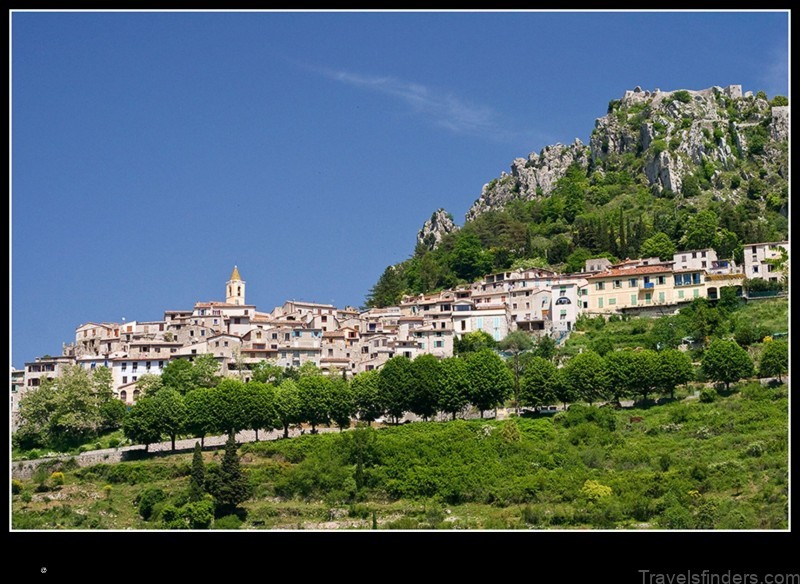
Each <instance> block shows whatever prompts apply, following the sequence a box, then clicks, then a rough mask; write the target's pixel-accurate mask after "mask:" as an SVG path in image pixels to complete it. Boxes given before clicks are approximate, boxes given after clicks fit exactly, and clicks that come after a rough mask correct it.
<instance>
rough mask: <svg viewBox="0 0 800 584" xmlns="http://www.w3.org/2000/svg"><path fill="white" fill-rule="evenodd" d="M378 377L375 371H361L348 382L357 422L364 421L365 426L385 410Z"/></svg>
mask: <svg viewBox="0 0 800 584" xmlns="http://www.w3.org/2000/svg"><path fill="white" fill-rule="evenodd" d="M379 375H380V373H379V372H378V371H377V370H375V369H373V370H372V371H362V372H361V373H359V374H358V375H356V376H355V377H353V379H352V380H351V381H350V390H351V391H352V393H353V402H354V406H355V412H356V415H357V416H358V419H359V420H364V421H366V422H367V424H372V422H374V421H375V420H376V419H377V418H380V417H381V416H382V415H383V413H384V411H385V410H386V408H385V407H384V405H383V400H382V399H381V392H380V388H379V386H378V384H379V381H378V377H379Z"/></svg>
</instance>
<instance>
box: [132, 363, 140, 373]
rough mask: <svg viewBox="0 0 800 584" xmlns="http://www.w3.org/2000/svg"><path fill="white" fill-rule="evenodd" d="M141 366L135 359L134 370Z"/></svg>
mask: <svg viewBox="0 0 800 584" xmlns="http://www.w3.org/2000/svg"><path fill="white" fill-rule="evenodd" d="M137 367H139V363H138V362H136V361H134V362H133V370H134V371H136V368H137Z"/></svg>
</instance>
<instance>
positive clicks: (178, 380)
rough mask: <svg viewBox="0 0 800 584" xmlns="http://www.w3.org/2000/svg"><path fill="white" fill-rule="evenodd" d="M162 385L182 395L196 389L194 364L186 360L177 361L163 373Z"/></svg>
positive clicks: (168, 365) (166, 366) (168, 364)
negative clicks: (193, 373)
mask: <svg viewBox="0 0 800 584" xmlns="http://www.w3.org/2000/svg"><path fill="white" fill-rule="evenodd" d="M161 384H162V385H163V386H164V387H169V388H171V389H174V390H175V391H179V392H180V393H187V392H188V391H190V390H191V389H193V388H194V387H195V385H194V379H193V376H192V364H191V363H190V362H189V361H188V360H186V359H175V360H174V361H170V362H169V363H167V364H166V365H165V366H164V369H163V370H162V371H161Z"/></svg>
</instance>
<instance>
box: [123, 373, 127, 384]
mask: <svg viewBox="0 0 800 584" xmlns="http://www.w3.org/2000/svg"><path fill="white" fill-rule="evenodd" d="M122 383H123V384H125V383H128V376H127V375H123V376H122Z"/></svg>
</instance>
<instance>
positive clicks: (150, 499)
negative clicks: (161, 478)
mask: <svg viewBox="0 0 800 584" xmlns="http://www.w3.org/2000/svg"><path fill="white" fill-rule="evenodd" d="M166 497H167V496H166V494H165V493H164V491H162V490H161V489H160V488H158V487H147V488H146V489H145V490H144V491H142V492H141V493H139V495H138V496H137V497H136V503H138V505H139V515H141V516H142V519H144V520H145V521H149V520H150V518H151V517H153V511H154V509H155V506H156V505H157V504H158V503H160V502H161V501H163V500H164V499H166Z"/></svg>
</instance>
